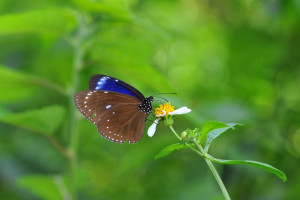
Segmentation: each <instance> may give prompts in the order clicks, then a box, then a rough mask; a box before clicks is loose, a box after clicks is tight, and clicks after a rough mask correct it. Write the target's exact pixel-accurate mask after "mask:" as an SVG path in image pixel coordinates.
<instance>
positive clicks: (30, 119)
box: [0, 105, 65, 135]
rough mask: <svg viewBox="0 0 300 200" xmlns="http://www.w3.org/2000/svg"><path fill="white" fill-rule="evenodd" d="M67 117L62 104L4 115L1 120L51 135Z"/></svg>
mask: <svg viewBox="0 0 300 200" xmlns="http://www.w3.org/2000/svg"><path fill="white" fill-rule="evenodd" d="M64 117H65V109H64V107H62V106H58V105H52V106H47V107H44V108H41V109H36V110H30V111H26V112H22V113H14V114H7V115H2V116H1V117H0V121H2V122H5V123H8V124H11V125H15V126H19V127H22V128H25V129H28V130H32V131H35V132H38V133H42V134H46V135H51V134H54V132H55V130H56V129H57V128H58V126H59V125H60V124H61V122H62V120H63V119H64Z"/></svg>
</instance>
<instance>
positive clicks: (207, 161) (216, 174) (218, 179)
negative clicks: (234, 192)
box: [193, 138, 230, 200]
mask: <svg viewBox="0 0 300 200" xmlns="http://www.w3.org/2000/svg"><path fill="white" fill-rule="evenodd" d="M193 142H194V144H195V145H196V146H197V147H198V149H199V150H200V152H201V153H202V154H203V157H204V159H205V162H206V163H207V165H208V167H209V168H210V170H211V172H212V173H213V175H214V176H215V179H216V181H217V183H218V184H219V186H220V188H221V190H222V193H223V196H224V198H225V199H226V200H230V196H229V194H228V192H227V190H226V187H225V185H224V183H223V181H222V179H221V177H220V176H219V174H218V172H217V170H216V168H215V167H214V165H213V164H212V162H211V161H210V160H209V159H207V158H206V157H205V155H206V152H205V151H204V149H203V148H202V146H201V145H199V143H198V141H197V140H196V139H195V138H194V140H193Z"/></svg>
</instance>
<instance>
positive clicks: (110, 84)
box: [74, 75, 153, 143]
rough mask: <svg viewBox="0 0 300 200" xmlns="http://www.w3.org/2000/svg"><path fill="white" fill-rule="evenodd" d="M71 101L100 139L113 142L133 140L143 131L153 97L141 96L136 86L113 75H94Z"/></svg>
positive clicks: (131, 141) (139, 136)
mask: <svg viewBox="0 0 300 200" xmlns="http://www.w3.org/2000/svg"><path fill="white" fill-rule="evenodd" d="M74 101H75V105H76V106H77V108H78V109H79V111H80V112H81V113H82V114H83V115H84V116H85V117H86V118H87V119H88V120H90V121H91V122H92V123H93V124H94V125H95V126H97V128H98V132H99V133H100V134H101V135H102V136H103V137H104V138H106V139H108V140H109V141H112V142H116V143H124V142H125V141H128V142H129V143H136V142H138V141H139V140H140V139H141V138H142V135H143V133H144V129H145V124H146V119H147V117H148V116H149V114H150V113H151V110H152V104H151V103H152V101H153V97H148V98H145V97H144V95H143V94H142V93H141V92H139V91H138V90H137V89H135V88H134V87H132V86H130V85H129V84H127V83H125V82H123V81H121V80H118V79H116V78H113V77H110V76H106V75H94V76H92V77H91V79H90V82H89V90H85V91H81V92H78V93H77V94H76V95H75V97H74Z"/></svg>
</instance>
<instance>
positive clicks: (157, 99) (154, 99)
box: [153, 99, 162, 104]
mask: <svg viewBox="0 0 300 200" xmlns="http://www.w3.org/2000/svg"><path fill="white" fill-rule="evenodd" d="M153 101H159V103H160V104H162V101H161V100H158V99H154V100H153Z"/></svg>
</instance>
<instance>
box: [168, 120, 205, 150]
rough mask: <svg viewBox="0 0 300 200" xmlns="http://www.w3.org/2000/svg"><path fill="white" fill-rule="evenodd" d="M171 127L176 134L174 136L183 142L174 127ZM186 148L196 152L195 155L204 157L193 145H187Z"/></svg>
mask: <svg viewBox="0 0 300 200" xmlns="http://www.w3.org/2000/svg"><path fill="white" fill-rule="evenodd" d="M169 127H170V129H171V131H172V132H173V133H174V135H175V136H176V137H177V138H178V139H179V140H180V141H181V137H179V135H178V134H177V132H176V131H175V130H174V128H173V126H169ZM186 146H187V147H188V148H190V149H191V150H192V151H194V152H195V153H197V154H199V155H200V156H203V154H202V153H201V152H200V151H198V150H197V149H195V148H194V147H192V146H191V145H189V144H186Z"/></svg>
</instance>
